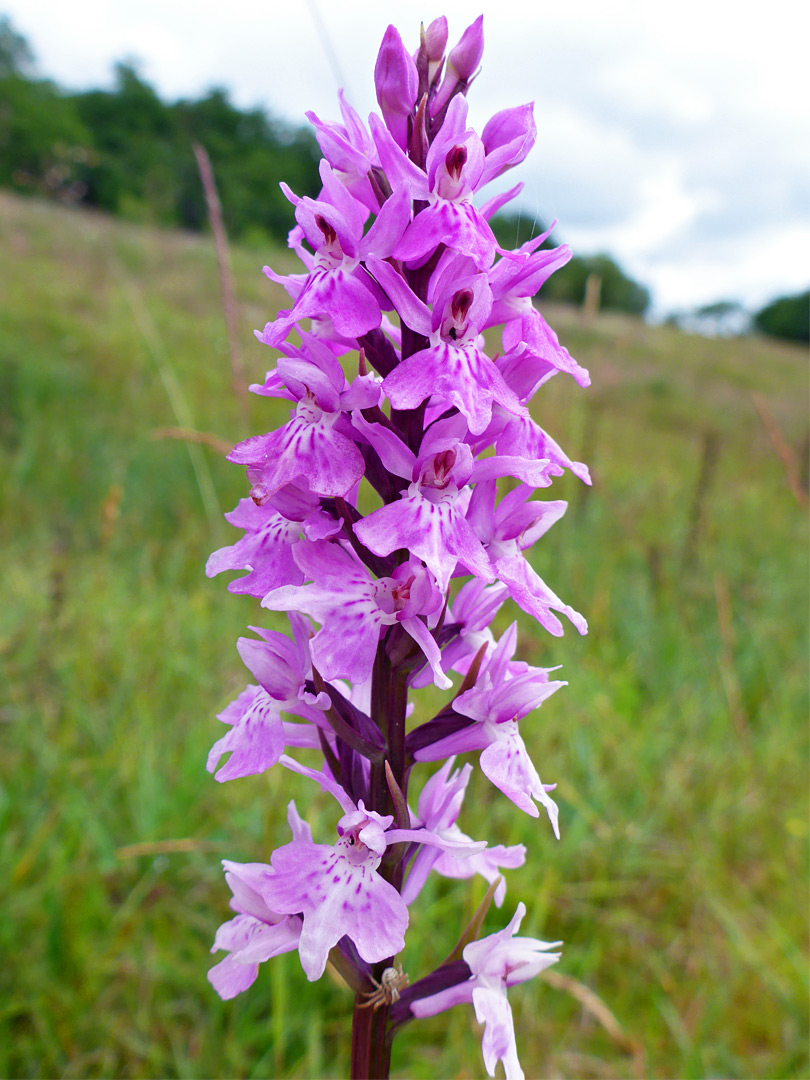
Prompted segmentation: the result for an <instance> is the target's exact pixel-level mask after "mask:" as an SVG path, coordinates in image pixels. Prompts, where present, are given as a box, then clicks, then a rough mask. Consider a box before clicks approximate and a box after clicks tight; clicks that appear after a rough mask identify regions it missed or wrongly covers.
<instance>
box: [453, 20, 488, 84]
mask: <svg viewBox="0 0 810 1080" xmlns="http://www.w3.org/2000/svg"><path fill="white" fill-rule="evenodd" d="M483 55H484V16H483V15H479V16H478V18H477V19H476V20H475V22H474V23H472V24H471V25H470V26H468V27H467V29H466V30H465V31H464V33H463V34H462V35H461V40H460V41H459V43H458V45H456V47H455V49H453V50H452V52H451V53H450V55H449V56H448V58H447V74H448V75H450V74H454V75H455V77H456V79H457V80H458V81H459V82H465V83H466V82H469V81H470V79H471V78H472V76H473V75H474V74H475V73H476V71H477V70H478V65H479V64H480V63H481V57H482V56H483Z"/></svg>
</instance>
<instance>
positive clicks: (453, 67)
mask: <svg viewBox="0 0 810 1080" xmlns="http://www.w3.org/2000/svg"><path fill="white" fill-rule="evenodd" d="M483 55H484V16H483V15H479V16H478V18H477V19H476V20H475V22H474V23H472V24H471V25H470V26H468V27H467V29H466V30H465V31H464V33H463V34H462V35H461V39H460V41H459V43H458V45H456V47H455V48H454V49H452V50H451V52H450V55H449V56H448V57H447V64H446V66H445V69H444V78H443V79H442V84H441V86H440V87H439V90H438V92H437V94H436V96H435V98H434V99H433V103H432V105H431V109H430V115H431V116H432V117H433V118H434V120H436V121H437V127H439V126H441V121H442V120H443V119H444V112H445V110H446V109H447V106H448V105H449V103H450V101H451V99H452V98H453V97H455V95H456V94H459V93H460V94H466V92H467V87H468V86H469V83H470V80H471V79H472V77H473V75H475V73H476V71H477V70H478V66H479V64H480V63H481V57H482V56H483Z"/></svg>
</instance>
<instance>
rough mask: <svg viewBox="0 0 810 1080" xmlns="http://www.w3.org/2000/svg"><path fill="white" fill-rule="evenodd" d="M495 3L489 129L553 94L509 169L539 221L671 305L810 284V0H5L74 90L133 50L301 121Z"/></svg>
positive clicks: (153, 76)
mask: <svg viewBox="0 0 810 1080" xmlns="http://www.w3.org/2000/svg"><path fill="white" fill-rule="evenodd" d="M482 11H483V13H484V36H485V41H486V47H485V51H484V59H483V66H482V71H481V74H480V76H479V78H478V79H477V81H476V82H475V83H474V85H473V87H472V88H471V90H470V93H469V102H470V118H471V122H472V125H473V126H474V127H475V128H476V129H477V130H479V131H480V130H481V128H482V127H483V125H484V123H485V122H486V120H487V118H488V117H489V116H490V115H491V114H492V113H493V112H495V111H497V110H498V109H502V108H507V107H508V106H510V105H517V104H523V103H524V102H527V101H533V102H534V104H535V120H536V123H537V128H538V139H537V144H536V146H535V149H534V151H533V153H532V154H531V155H530V157H529V159H528V160H527V161H526V162H525V163H524V164H523V165H521V166H520V167H519V168H518V169H517V170H514V171H513V172H512V173H509V174H507V176H506V177H504V178H503V179H502V181H501V186H502V187H503V188H506V187H508V186H511V185H512V184H513V183H514V182H516V181H517V180H518V179H520V180H523V181H524V182H525V185H526V186H525V190H524V192H523V195H522V196H521V199H520V202H519V205H518V209H519V210H520V213H521V214H522V215H525V216H528V217H530V218H532V219H534V218H535V217H537V218H539V219H541V220H542V221H544V222H551V221H553V220H554V219H555V218H556V219H557V221H558V227H557V233H556V235H557V236H558V237H560V238H562V239H563V240H565V241H567V242H569V243H570V244H571V245H572V246H573V248H574V250H575V251H576V252H578V253H581V254H590V253H594V252H597V251H607V252H609V253H611V254H612V255H614V257H615V258H616V259H617V260H618V261H619V263H620V264H621V265H622V266H623V267H624V268H625V270H627V272H628V273H630V274H631V275H633V276H635V277H636V278H637V279H638V280H639V281H641V282H642V283H643V284H645V285H647V286H648V287H649V288H650V289H651V291H652V294H653V302H654V311H655V312H657V313H658V314H664V313H668V312H670V311H673V310H678V309H681V310H682V309H687V308H692V307H695V306H697V305H700V304H706V303H710V302H712V301H715V300H721V299H722V300H729V299H730V300H739V301H741V302H742V303H744V304H745V305H746V306H748V307H749V308H752V309H756V308H757V307H760V306H762V304H763V303H765V302H767V301H768V300H770V299H771V298H773V297H774V296H777V295H779V294H782V293H785V292H796V291H799V290H801V289H803V288H806V287H807V285H808V283H810V259H808V254H807V253H808V251H810V137H808V136H810V115H808V107H807V102H810V74H808V72H810V64H808V61H807V42H808V41H810V5H805V4H799V3H797V2H796V0H769V2H768V3H767V4H758V5H742V4H740V3H739V2H738V0H737V2H733V3H732V2H730V0H678V2H677V3H673V2H672V0H668V2H658V3H656V2H653V0H644V2H638V0H599V2H597V0H567V3H566V4H565V5H561V4H555V5H550V4H543V3H542V2H534V3H530V2H526V0H477V2H475V3H473V4H472V5H470V4H466V3H460V2H458V0H446V2H445V3H444V4H443V6H442V7H434V8H430V7H427V6H426V5H425V4H424V2H423V3H419V4H417V3H414V2H412V0H402V2H385V0H376V2H371V0H332V3H331V4H327V3H326V2H325V0H295V2H290V0H283V2H282V0H228V2H227V3H223V2H222V0H216V2H214V0H137V2H135V0H72V2H71V3H69V4H66V3H64V2H63V0H0V13H3V14H7V15H9V16H10V18H11V20H12V23H13V25H14V26H15V28H16V29H17V30H18V31H19V32H20V33H22V34H24V35H25V36H26V37H27V38H28V40H29V43H30V44H31V46H32V48H33V50H34V53H35V55H36V57H37V60H38V67H39V70H40V72H41V73H42V74H45V75H48V76H50V77H51V78H54V79H56V80H57V81H58V82H59V83H61V84H63V85H66V86H70V87H76V88H79V87H87V86H108V85H110V82H111V69H112V64H113V63H114V62H115V61H116V60H119V59H123V58H132V59H137V60H138V61H139V62H140V65H141V68H140V70H141V72H142V75H143V76H144V77H145V78H146V79H147V80H148V81H149V82H151V83H152V84H153V85H154V86H155V87H156V88H157V89H158V91H159V92H160V93H161V94H162V95H163V96H164V97H166V98H170V99H172V98H175V97H181V96H196V95H199V94H200V93H202V92H203V91H204V90H205V89H207V88H208V87H211V86H224V87H227V88H228V89H229V90H230V92H231V95H232V98H233V100H234V101H235V102H236V103H237V104H238V105H240V106H241V107H249V106H254V105H263V106H265V107H267V108H268V109H269V110H270V111H271V112H272V113H273V114H275V115H277V116H279V117H281V118H284V119H286V120H290V121H293V122H305V120H304V113H305V112H306V111H307V110H310V109H311V110H313V111H315V112H316V113H317V114H318V115H319V116H320V117H321V119H323V120H331V119H337V118H338V109H337V100H336V96H335V95H336V91H337V88H338V86H340V85H342V86H343V87H344V88H345V89H346V92H347V95H348V97H349V100H350V101H351V103H352V104H353V105H354V106H355V107H356V108H357V109H358V110H359V111H360V113H361V114H362V115H367V114H368V112H369V111H371V110H372V109H376V107H377V105H376V100H375V98H374V85H373V69H374V60H375V57H376V53H377V49H378V48H379V43H380V40H381V38H382V35H383V33H384V31H385V28H386V26H387V25H388V24H389V23H394V24H395V25H396V26H397V28H398V29H399V30H400V32H401V34H402V36H403V39H404V41H405V42H406V45H408V47H409V48H410V47H413V48H414V49H415V48H416V45H417V44H418V36H419V24H420V22H421V21H424V22H425V24H426V25H427V23H428V22H430V21H431V19H433V18H435V17H436V16H437V15H439V14H445V15H447V17H448V21H449V23H450V44H451V45H452V44H453V43H454V42H455V41H456V40H457V39H458V37H459V36H460V35H461V33H462V31H463V30H464V28H465V27H466V26H467V24H468V23H470V22H472V21H473V19H474V18H475V17H476V16H477V15H478V14H480V13H481V12H482ZM492 190H495V187H494V186H493V187H492V188H490V189H489V191H492ZM489 191H488V193H489ZM513 205H515V204H513Z"/></svg>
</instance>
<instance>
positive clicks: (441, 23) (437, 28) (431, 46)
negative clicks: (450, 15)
mask: <svg viewBox="0 0 810 1080" xmlns="http://www.w3.org/2000/svg"><path fill="white" fill-rule="evenodd" d="M446 47H447V19H446V17H445V16H444V15H440V16H439V18H438V19H434V20H433V22H432V23H431V24H430V26H429V27H428V28H427V30H425V51H426V52H427V58H428V60H429V61H430V62H431V64H436V63H438V62H439V61H440V60H441V59H442V57H443V56H444V50H445V49H446Z"/></svg>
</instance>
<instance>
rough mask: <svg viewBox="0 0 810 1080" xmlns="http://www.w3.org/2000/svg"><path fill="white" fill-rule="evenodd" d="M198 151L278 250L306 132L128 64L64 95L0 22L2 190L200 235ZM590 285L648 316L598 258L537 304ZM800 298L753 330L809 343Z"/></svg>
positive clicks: (315, 185) (251, 230) (637, 291)
mask: <svg viewBox="0 0 810 1080" xmlns="http://www.w3.org/2000/svg"><path fill="white" fill-rule="evenodd" d="M194 142H199V143H201V144H202V145H203V146H204V147H205V149H206V150H207V151H208V155H209V157H210V159H211V164H212V166H213V170H214V175H215V176H216V182H217V187H218V188H219V194H220V198H221V201H222V207H223V215H224V220H225V226H226V228H227V230H228V233H229V235H230V236H231V238H232V239H234V240H239V241H241V242H242V243H248V244H251V243H253V244H264V243H267V241H268V240H270V239H272V240H275V241H277V242H281V243H284V242H286V237H287V232H288V230H289V228H290V225H291V223H292V208H291V206H290V204H289V203H288V202H287V200H286V199H285V197H284V195H283V194H282V193H281V190H280V189H279V186H278V182H279V181H280V180H282V179H283V180H286V181H287V183H288V184H289V185H290V187H291V188H292V189H293V191H295V192H297V193H298V194H300V195H310V196H312V197H315V196H316V195H317V194H318V192H319V190H320V181H319V178H318V161H319V159H320V151H319V149H318V145H317V143H316V141H315V138H314V136H313V134H312V131H311V129H309V128H308V127H298V126H294V125H290V124H288V123H285V122H284V121H281V120H279V119H278V118H276V117H274V116H272V115H271V114H270V113H268V112H267V111H266V110H265V109H263V108H252V109H239V108H237V107H236V106H235V105H234V104H233V102H232V101H231V100H230V98H229V95H228V92H227V91H226V90H224V89H222V88H214V89H211V90H208V91H207V92H206V93H205V94H204V95H203V96H202V97H200V98H198V99H196V100H186V99H181V100H178V101H174V102H165V101H163V100H162V99H161V98H160V96H159V95H158V93H157V92H156V91H155V89H154V88H153V87H152V86H150V85H149V83H148V82H147V81H146V80H145V79H144V78H143V76H142V75H141V73H140V72H139V71H138V68H137V66H136V65H135V64H133V63H131V62H120V63H117V64H116V65H115V67H114V78H113V85H112V87H111V88H110V89H108V90H82V91H70V90H66V89H64V88H62V87H60V86H58V85H57V84H56V83H55V82H54V81H53V80H51V79H45V78H41V77H40V76H39V75H38V74H37V73H36V67H35V62H34V57H33V54H32V51H31V49H30V46H29V44H28V42H27V41H26V40H25V38H24V37H22V36H21V35H20V34H19V33H17V32H16V31H15V30H14V28H13V26H12V25H11V23H10V21H9V19H8V18H7V17H0V186H2V187H6V188H12V189H14V190H16V191H20V192H27V193H30V194H36V195H40V196H47V197H50V198H54V199H58V200H60V201H62V202H66V203H70V204H73V205H81V206H88V207H94V208H96V209H99V210H105V211H107V212H109V213H112V214H117V215H120V216H122V217H126V218H128V219H130V220H135V221H140V222H145V223H150V224H156V225H161V226H166V227H175V228H183V229H191V230H194V231H198V230H201V229H203V228H204V227H205V225H206V206H205V198H204V194H203V190H202V185H201V183H200V178H199V175H198V172H197V164H196V161H195V158H194V153H193V151H192V144H193V143H194ZM492 226H493V229H494V231H495V234H496V236H497V237H498V240H499V242H500V243H501V244H502V246H504V247H509V248H511V247H514V246H516V244H522V243H524V242H525V241H526V240H528V239H530V238H531V237H532V236H533V235H536V234H537V233H538V232H540V231H542V229H543V226H542V224H540V223H538V222H536V221H534V220H532V219H530V218H528V217H522V216H520V215H519V214H511V215H510V214H499V215H497V216H496V217H495V219H494V220H493V222H492ZM556 242H559V241H558V240H557V241H556ZM549 243H550V242H549V241H546V246H549ZM589 283H590V287H591V290H592V292H593V286H594V285H595V286H596V291H597V293H598V306H599V307H601V308H602V309H606V310H616V311H625V312H629V313H631V314H634V315H643V314H644V313H645V312H646V311H647V309H648V308H649V304H650V294H649V291H648V290H647V289H646V288H645V287H644V286H643V285H641V284H639V283H638V282H637V281H634V280H633V279H632V278H630V277H628V275H627V274H625V272H624V271H623V270H622V269H621V267H620V266H619V265H618V264H617V263H616V261H615V260H614V259H613V258H611V257H610V256H609V255H605V254H601V255H592V256H577V255H575V256H574V257H573V258H572V259H571V260H570V262H569V263H567V265H566V266H564V267H562V269H560V270H558V271H557V272H556V273H555V274H553V275H552V277H551V278H550V279H549V280H548V281H547V282H546V283H545V285H544V286H543V297H544V298H545V299H551V300H559V301H562V302H567V303H573V304H582V303H583V302H584V301H585V297H586V294H587V292H588V289H589ZM807 295H808V294H807V293H804V294H802V295H801V296H798V297H785V298H781V299H780V300H778V301H775V302H774V304H772V305H769V306H768V307H767V308H763V310H762V311H761V312H758V313H756V314H755V315H754V319H753V322H754V325H755V326H756V327H757V329H759V330H760V331H761V332H763V333H767V334H772V335H774V336H778V337H790V338H794V339H799V340H805V341H806V340H807V333H808V331H807V325H808V323H807V316H806V310H807V306H808V301H807Z"/></svg>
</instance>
